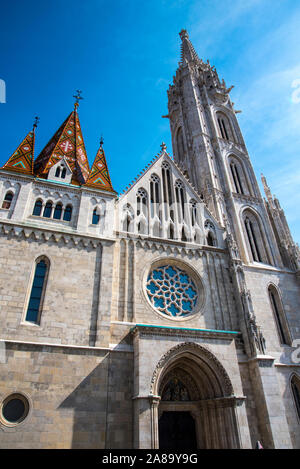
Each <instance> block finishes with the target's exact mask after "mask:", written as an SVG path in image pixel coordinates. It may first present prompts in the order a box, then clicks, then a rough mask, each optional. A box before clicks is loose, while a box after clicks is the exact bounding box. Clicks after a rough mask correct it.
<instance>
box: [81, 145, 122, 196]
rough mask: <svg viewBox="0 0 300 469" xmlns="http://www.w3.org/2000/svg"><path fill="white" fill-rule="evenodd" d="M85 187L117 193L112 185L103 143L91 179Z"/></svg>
mask: <svg viewBox="0 0 300 469" xmlns="http://www.w3.org/2000/svg"><path fill="white" fill-rule="evenodd" d="M85 185H86V186H90V187H95V188H97V189H103V190H105V191H109V192H115V191H114V190H113V187H112V184H111V180H110V176H109V172H108V167H107V163H106V158H105V153H104V150H103V147H102V142H101V143H100V148H99V150H98V151H97V155H96V158H95V160H94V163H93V166H92V169H91V172H90V175H89V178H88V180H87V182H86V184H85Z"/></svg>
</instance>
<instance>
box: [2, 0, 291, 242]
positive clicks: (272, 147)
mask: <svg viewBox="0 0 300 469" xmlns="http://www.w3.org/2000/svg"><path fill="white" fill-rule="evenodd" d="M299 24H300V5H299V3H298V2H295V0H285V1H282V0H230V1H229V0H222V1H219V0H151V1H150V0H147V1H146V0H114V1H104V0H86V1H84V2H82V1H79V0H72V1H71V0H51V1H50V0H43V1H37V0H27V1H26V2H24V0H14V1H13V2H2V6H1V31H0V48H1V54H0V55H1V67H0V79H2V80H4V81H5V83H6V91H7V96H6V98H7V102H6V103H5V104H0V122H1V154H0V164H1V165H2V164H4V162H5V161H6V160H7V159H8V157H9V156H10V155H11V153H12V152H13V151H14V150H15V147H16V146H17V145H18V144H19V142H20V140H21V139H22V138H23V137H24V135H25V134H26V132H27V131H29V130H30V128H31V126H32V123H33V118H34V116H35V115H38V116H39V117H40V124H39V127H38V130H37V138H36V156H37V154H38V153H39V152H40V151H41V150H42V148H43V147H44V145H45V144H46V143H47V141H48V140H49V139H50V137H51V136H52V135H53V133H54V132H55V131H56V130H57V128H58V127H59V125H60V124H61V123H62V121H63V120H64V119H65V117H66V116H67V115H68V114H69V113H70V112H71V110H72V108H73V102H74V100H73V94H74V92H75V90H76V89H78V88H79V89H81V90H82V92H83V97H84V100H83V101H81V103H80V108H79V114H80V122H81V127H82V131H83V136H84V139H85V145H86V149H87V153H88V157H89V161H90V163H92V161H93V159H94V156H95V154H96V151H97V148H98V144H99V138H100V135H101V134H103V136H104V148H105V152H106V156H107V160H108V164H109V169H110V173H111V178H112V182H113V185H114V188H115V189H116V190H117V191H118V192H120V191H122V190H123V189H124V188H125V187H126V186H127V185H128V184H129V183H130V182H131V181H132V180H133V179H134V178H135V176H136V175H137V174H138V173H139V172H140V171H141V170H142V169H143V168H144V167H145V165H146V164H147V163H148V162H149V161H150V160H151V159H152V158H153V156H155V155H156V154H157V153H158V152H159V150H160V144H161V142H162V141H165V142H166V144H167V146H168V150H169V152H170V153H172V148H171V139H170V130H169V123H168V120H167V119H162V118H161V116H162V115H164V114H167V93H166V90H167V88H168V86H169V83H171V82H172V77H173V75H174V73H175V71H176V68H177V64H178V61H179V59H180V38H179V36H178V33H179V31H180V30H181V29H182V28H186V29H187V30H188V32H189V35H190V39H191V40H192V43H193V45H194V47H195V49H196V51H197V52H198V55H199V56H200V57H202V58H203V59H204V60H207V59H209V60H210V62H211V64H213V65H215V66H216V68H217V71H218V73H219V76H220V78H224V79H225V81H226V84H227V86H231V85H235V88H234V89H233V90H232V92H231V98H232V100H233V101H234V102H235V108H236V109H241V110H242V111H243V112H242V113H241V114H239V115H238V119H239V123H240V126H241V129H242V132H243V134H244V137H245V141H246V145H247V147H248V151H249V153H250V157H251V160H252V163H253V166H254V170H255V173H256V175H257V177H258V178H259V180H260V173H261V172H263V173H264V175H265V176H266V178H267V181H268V184H269V185H270V187H271V190H272V192H273V193H274V194H276V196H277V197H278V198H279V200H280V203H281V205H282V207H283V208H284V209H285V212H286V215H287V219H288V222H289V224H290V227H291V231H292V234H293V236H294V239H295V241H297V242H299V241H300V214H299V205H300V194H299V190H298V188H299V182H300V165H299V148H300V145H299V144H300V132H299V127H300V57H299V50H300V27H299Z"/></svg>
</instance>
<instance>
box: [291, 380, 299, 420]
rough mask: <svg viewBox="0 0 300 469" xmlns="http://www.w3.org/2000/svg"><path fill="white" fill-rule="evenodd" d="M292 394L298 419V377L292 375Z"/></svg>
mask: <svg viewBox="0 0 300 469" xmlns="http://www.w3.org/2000/svg"><path fill="white" fill-rule="evenodd" d="M291 388H292V394H293V398H294V401H295V406H296V412H297V416H298V419H299V420H300V378H299V377H298V376H296V375H294V376H293V377H292V379H291Z"/></svg>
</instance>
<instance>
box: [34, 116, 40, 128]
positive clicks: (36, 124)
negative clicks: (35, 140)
mask: <svg viewBox="0 0 300 469" xmlns="http://www.w3.org/2000/svg"><path fill="white" fill-rule="evenodd" d="M39 120H40V118H39V117H38V116H35V118H34V123H33V129H36V128H37V126H38V123H39Z"/></svg>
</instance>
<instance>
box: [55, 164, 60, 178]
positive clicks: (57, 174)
mask: <svg viewBox="0 0 300 469" xmlns="http://www.w3.org/2000/svg"><path fill="white" fill-rule="evenodd" d="M55 177H56V178H59V177H60V167H59V166H57V168H56V171H55Z"/></svg>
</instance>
